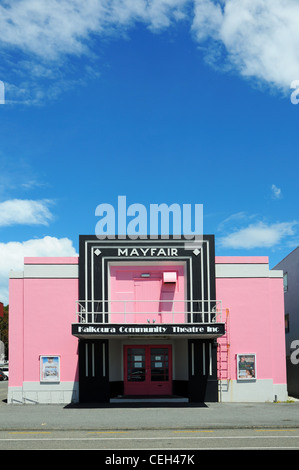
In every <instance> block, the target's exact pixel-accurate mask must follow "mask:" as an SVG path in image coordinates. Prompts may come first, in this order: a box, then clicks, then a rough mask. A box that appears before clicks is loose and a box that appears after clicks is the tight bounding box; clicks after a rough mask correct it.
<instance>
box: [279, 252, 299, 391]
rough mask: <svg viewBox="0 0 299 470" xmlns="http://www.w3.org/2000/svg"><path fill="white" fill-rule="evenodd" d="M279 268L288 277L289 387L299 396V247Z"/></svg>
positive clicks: (285, 300)
mask: <svg viewBox="0 0 299 470" xmlns="http://www.w3.org/2000/svg"><path fill="white" fill-rule="evenodd" d="M277 269H278V270H282V271H283V273H284V274H285V275H286V277H287V282H286V286H285V292H284V305H285V315H286V316H287V327H288V328H287V329H286V332H285V337H286V363H287V381H288V388H289V393H290V395H291V396H293V397H296V398H299V374H298V371H299V364H298V360H299V247H297V248H296V249H295V250H293V251H292V252H291V253H290V254H289V255H288V256H286V257H285V258H284V259H283V260H282V261H281V262H280V263H278V264H277V265H276V266H275V267H274V268H273V271H275V270H277Z"/></svg>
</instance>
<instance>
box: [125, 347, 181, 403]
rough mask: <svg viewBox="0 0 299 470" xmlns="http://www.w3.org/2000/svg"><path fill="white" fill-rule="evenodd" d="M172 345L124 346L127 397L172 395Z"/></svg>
mask: <svg viewBox="0 0 299 470" xmlns="http://www.w3.org/2000/svg"><path fill="white" fill-rule="evenodd" d="M171 365H172V358H171V345H142V346H135V345H134V346H133V345H131V346H124V393H125V395H171V393H172V367H171Z"/></svg>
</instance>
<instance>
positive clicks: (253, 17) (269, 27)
mask: <svg viewBox="0 0 299 470" xmlns="http://www.w3.org/2000/svg"><path fill="white" fill-rule="evenodd" d="M298 24H299V3H298V1H297V0H283V1H282V0H219V1H212V0H195V18H194V22H193V31H194V33H195V35H196V38H197V40H198V41H200V42H202V41H204V40H207V39H212V40H214V41H216V43H218V44H219V45H221V46H224V48H225V51H226V55H227V59H228V61H229V63H230V64H231V66H232V68H234V69H236V70H237V71H238V72H239V73H240V74H241V75H242V76H244V77H250V78H255V79H257V80H259V81H262V82H264V83H268V84H270V85H273V86H275V87H277V88H279V89H282V90H289V88H290V84H291V82H292V81H293V80H295V79H297V78H299V52H298V50H299V28H298ZM209 53H210V51H209Z"/></svg>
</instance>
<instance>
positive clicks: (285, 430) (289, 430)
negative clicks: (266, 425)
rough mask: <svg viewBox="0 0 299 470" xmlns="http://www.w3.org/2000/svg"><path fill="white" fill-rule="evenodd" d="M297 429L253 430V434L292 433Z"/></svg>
mask: <svg viewBox="0 0 299 470" xmlns="http://www.w3.org/2000/svg"><path fill="white" fill-rule="evenodd" d="M293 431H298V429H255V432H293Z"/></svg>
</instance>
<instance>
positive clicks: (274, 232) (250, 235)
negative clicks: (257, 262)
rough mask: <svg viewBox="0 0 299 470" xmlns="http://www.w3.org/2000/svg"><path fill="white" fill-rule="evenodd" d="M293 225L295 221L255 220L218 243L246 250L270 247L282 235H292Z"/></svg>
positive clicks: (281, 237)
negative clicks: (270, 221) (268, 222)
mask: <svg viewBox="0 0 299 470" xmlns="http://www.w3.org/2000/svg"><path fill="white" fill-rule="evenodd" d="M295 225H297V223H296V222H281V223H276V224H268V225H267V224H266V223H264V222H257V223H255V224H250V225H249V226H248V227H246V228H241V229H239V230H237V231H235V232H233V233H231V234H229V235H227V236H224V237H222V238H220V239H219V245H220V246H221V247H223V248H232V249H247V250H250V249H253V248H271V247H273V246H275V245H277V244H278V243H280V242H281V240H282V239H283V238H284V237H286V236H290V235H294V234H295V229H294V227H295Z"/></svg>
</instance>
